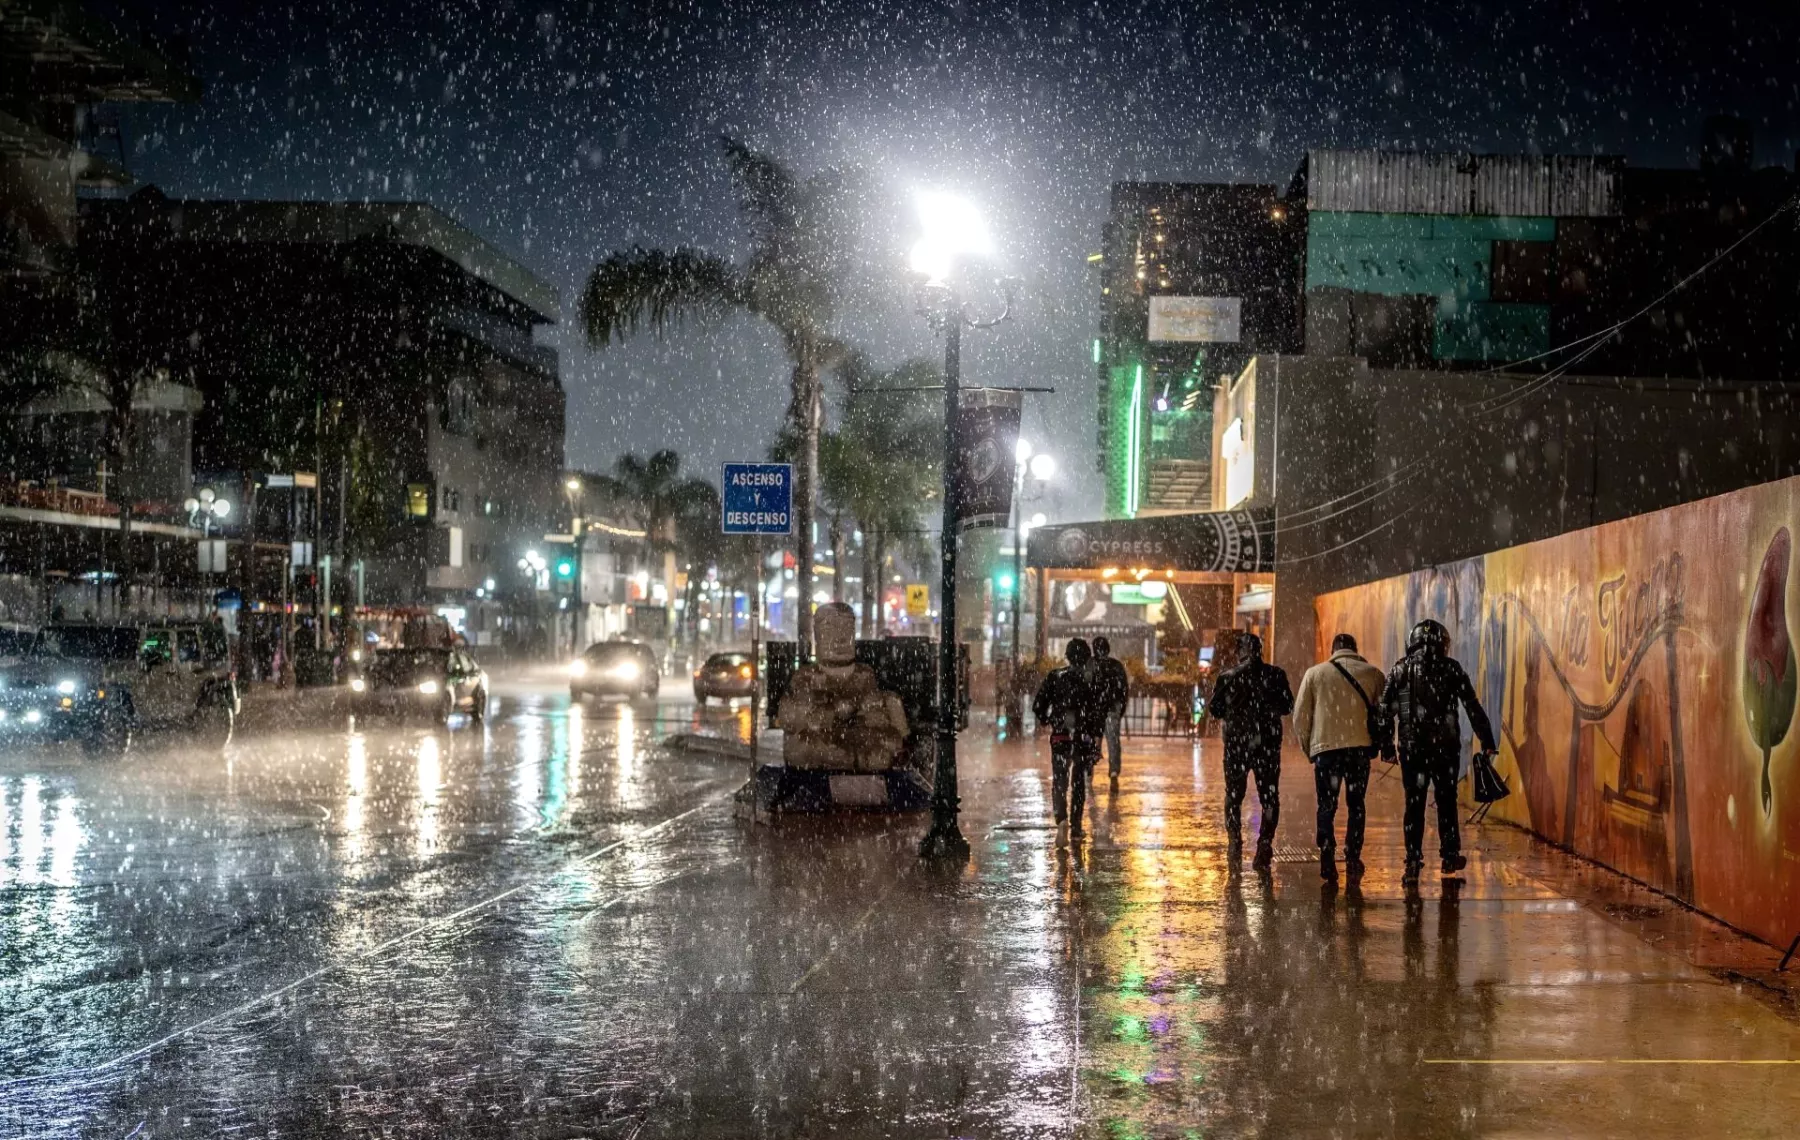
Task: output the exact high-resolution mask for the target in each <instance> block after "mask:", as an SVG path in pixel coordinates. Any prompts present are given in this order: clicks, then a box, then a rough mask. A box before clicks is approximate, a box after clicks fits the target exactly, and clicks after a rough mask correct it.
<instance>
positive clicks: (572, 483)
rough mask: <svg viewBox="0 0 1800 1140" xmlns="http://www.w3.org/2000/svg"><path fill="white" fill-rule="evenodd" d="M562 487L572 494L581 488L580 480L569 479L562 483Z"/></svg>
mask: <svg viewBox="0 0 1800 1140" xmlns="http://www.w3.org/2000/svg"><path fill="white" fill-rule="evenodd" d="M563 487H564V488H565V489H566V490H567V491H568V492H569V493H570V494H571V495H572V494H574V493H575V492H577V491H579V490H581V480H579V479H570V480H569V481H568V482H567V483H564V484H563Z"/></svg>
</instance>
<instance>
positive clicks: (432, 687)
mask: <svg viewBox="0 0 1800 1140" xmlns="http://www.w3.org/2000/svg"><path fill="white" fill-rule="evenodd" d="M419 691H420V692H421V693H424V694H425V695H426V696H430V695H431V694H432V693H435V692H437V682H436V681H420V682H419Z"/></svg>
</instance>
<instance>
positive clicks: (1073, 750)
mask: <svg viewBox="0 0 1800 1140" xmlns="http://www.w3.org/2000/svg"><path fill="white" fill-rule="evenodd" d="M1063 653H1064V655H1065V656H1066V657H1067V659H1068V664H1067V665H1064V666H1063V667H1062V668H1061V669H1057V670H1054V671H1053V672H1051V674H1050V675H1049V676H1048V677H1045V678H1044V683H1043V684H1042V685H1040V686H1038V691H1037V696H1036V697H1035V698H1034V699H1033V700H1032V702H1031V713H1032V715H1033V716H1035V717H1037V720H1038V723H1039V724H1044V725H1048V726H1049V727H1050V799H1051V802H1052V804H1053V805H1054V808H1055V813H1056V822H1057V823H1059V824H1060V823H1062V822H1063V820H1064V819H1065V818H1068V819H1069V834H1071V835H1076V836H1079V835H1080V834H1081V811H1082V808H1083V807H1084V806H1086V804H1087V785H1088V779H1089V777H1090V776H1091V775H1092V773H1093V768H1094V761H1096V760H1098V759H1099V758H1100V733H1101V731H1102V730H1103V729H1104V728H1105V725H1106V711H1105V708H1104V707H1103V706H1102V705H1101V703H1100V697H1099V692H1098V686H1097V684H1096V683H1095V677H1094V672H1093V653H1092V652H1091V651H1090V650H1089V649H1088V643H1087V642H1085V641H1083V640H1082V639H1081V638H1079V637H1077V638H1073V639H1071V640H1070V642H1069V646H1068V648H1067V649H1065V650H1064V651H1063ZM1065 800H1066V806H1067V810H1066V812H1065V810H1064V809H1065Z"/></svg>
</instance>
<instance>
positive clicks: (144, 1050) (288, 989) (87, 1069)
mask: <svg viewBox="0 0 1800 1140" xmlns="http://www.w3.org/2000/svg"><path fill="white" fill-rule="evenodd" d="M736 790H737V789H736V787H735V786H734V787H731V788H728V789H726V790H724V791H721V792H717V793H715V794H713V795H710V796H707V797H706V798H705V799H704V800H702V801H701V802H699V803H697V804H695V805H694V806H693V807H691V808H689V809H687V810H686V811H684V812H679V813H677V814H675V815H672V816H670V817H669V818H668V819H665V820H663V821H662V822H660V823H653V824H651V825H650V826H649V827H646V828H644V829H642V830H641V831H637V832H633V833H632V834H631V835H627V836H625V837H623V838H620V839H615V840H613V841H612V842H611V843H608V844H605V845H603V846H601V847H598V848H596V849H594V850H593V851H590V852H588V853H587V854H586V855H578V856H576V857H575V858H573V859H570V860H569V861H568V862H567V863H564V864H563V865H562V866H561V867H558V868H557V869H556V870H555V871H552V872H551V873H550V874H549V875H547V876H543V877H542V878H538V879H532V880H530V881H528V882H523V883H520V884H518V885H517V886H513V887H508V888H507V889H506V890H504V891H501V892H500V893H498V894H494V895H489V896H488V897H487V898H485V899H481V900H479V901H477V902H473V903H470V904H469V905H468V906H465V907H463V908H462V909H461V910H458V911H455V912H453V913H451V914H446V915H440V916H438V917H436V918H431V919H427V920H425V921H424V922H421V923H418V924H416V925H414V926H412V927H411V928H409V929H407V930H404V931H401V932H400V933H399V934H396V935H394V936H393V937H391V938H388V939H387V940H385V941H383V942H379V943H377V944H376V945H374V946H371V947H369V948H368V949H367V950H363V951H361V952H359V953H356V954H351V955H349V956H348V957H346V958H341V959H339V960H338V961H335V962H331V963H328V964H327V965H324V966H320V967H319V968H318V969H316V970H314V971H312V972H311V973H309V974H305V975H303V976H302V977H299V978H296V979H294V980H293V981H291V982H289V983H287V984H286V985H283V986H278V987H276V988H275V989H272V990H269V991H268V992H266V993H264V994H262V995H261V996H259V997H253V998H251V999H250V1000H249V1001H246V1002H243V1003H241V1004H239V1005H235V1006H233V1007H232V1008H230V1009H227V1010H224V1011H222V1012H219V1013H215V1014H213V1015H212V1016H211V1017H206V1018H202V1019H201V1020H199V1021H196V1022H194V1023H193V1024H192V1025H188V1026H185V1027H183V1028H181V1029H177V1030H175V1031H174V1032H172V1033H169V1034H166V1035H165V1036H162V1037H159V1038H157V1039H156V1040H155V1041H151V1042H149V1043H148V1044H145V1045H139V1046H138V1047H137V1048H136V1049H132V1050H130V1051H129V1052H126V1053H121V1054H119V1055H118V1056H117V1057H114V1058H112V1059H111V1060H108V1061H102V1062H100V1063H99V1064H97V1065H86V1066H83V1067H80V1068H74V1069H62V1070H60V1071H58V1072H54V1073H37V1074H33V1075H31V1076H24V1077H6V1078H4V1079H0V1089H4V1088H11V1087H13V1086H16V1085H29V1084H38V1083H42V1082H45V1081H53V1080H61V1079H66V1078H70V1077H80V1076H88V1075H92V1074H94V1073H101V1072H104V1071H106V1070H107V1069H113V1068H117V1067H118V1066H120V1065H124V1064H127V1063H129V1062H131V1061H135V1060H137V1059H138V1058H140V1057H146V1056H149V1055H150V1054H151V1053H154V1052H156V1051H157V1050H158V1049H161V1048H162V1047H163V1046H164V1045H168V1044H170V1043H172V1042H175V1041H179V1040H181V1039H182V1038H184V1037H187V1036H190V1035H192V1034H194V1033H197V1032H199V1031H200V1030H202V1029H205V1028H206V1027H207V1026H209V1025H216V1024H218V1023H219V1022H221V1021H229V1020H231V1019H232V1018H235V1017H237V1016H239V1015H240V1014H243V1013H247V1012H249V1011H250V1010H252V1009H255V1008H256V1007H257V1006H259V1005H263V1004H264V1003H266V1002H270V1001H273V1000H274V999H276V998H279V997H281V996H283V995H284V994H289V993H292V992H293V991H295V990H297V989H299V988H300V987H301V986H304V985H307V984H308V983H311V982H315V981H317V980H318V979H320V978H322V977H324V976H325V975H326V974H330V973H334V972H336V971H337V970H339V969H342V968H343V967H345V966H349V965H353V964H355V963H357V962H366V961H368V960H370V959H372V958H374V957H375V956H376V955H378V954H382V953H384V952H386V951H388V950H391V949H393V948H394V947H395V946H398V945H400V944H401V943H402V942H406V941H408V940H409V939H412V938H415V937H417V936H418V935H420V934H424V933H426V932H427V931H430V930H434V929H438V928H441V927H444V926H447V925H449V924H451V923H454V922H456V921H458V920H459V919H463V918H467V917H468V916H469V915H471V914H474V913H476V912H477V911H482V910H486V909H488V908H489V907H492V906H493V905H494V904H495V903H498V902H502V901H504V900H506V899H509V898H511V897H512V896H514V895H516V894H518V893H520V892H521V891H524V890H528V889H530V888H532V887H535V886H538V885H539V884H540V883H542V882H545V881H546V880H548V879H553V878H555V877H556V876H558V875H561V874H565V873H567V872H569V871H572V870H574V869H575V868H577V867H581V866H585V865H587V864H588V863H592V862H593V861H594V860H596V859H598V858H600V857H601V856H603V855H609V854H611V853H612V852H614V851H617V850H618V849H619V848H621V847H624V846H625V845H627V844H630V843H636V842H637V841H638V840H640V839H647V838H649V837H650V836H652V835H655V834H656V833H657V832H659V831H664V830H666V829H668V828H670V827H672V826H674V825H675V824H677V823H680V822H681V821H682V820H684V819H686V818H688V817H689V816H691V815H693V814H695V813H696V812H700V811H704V810H705V809H706V808H709V807H711V806H712V805H713V804H714V803H716V802H717V801H719V800H721V799H723V798H725V797H726V796H728V795H731V794H732V793H733V792H735V791H736ZM641 889H642V888H639V887H633V888H632V889H631V891H628V892H626V893H628V894H629V893H635V892H636V891H638V890H641Z"/></svg>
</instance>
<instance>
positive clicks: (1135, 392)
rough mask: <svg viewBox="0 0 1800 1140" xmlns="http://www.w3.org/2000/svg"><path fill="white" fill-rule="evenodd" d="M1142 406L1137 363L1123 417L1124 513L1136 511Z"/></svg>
mask: <svg viewBox="0 0 1800 1140" xmlns="http://www.w3.org/2000/svg"><path fill="white" fill-rule="evenodd" d="M1143 408H1144V366H1143V365H1142V364H1139V365H1138V366H1137V369H1136V372H1135V373H1134V375H1133V378H1132V381H1131V404H1130V406H1129V409H1128V410H1127V412H1126V418H1125V514H1126V515H1127V516H1128V517H1131V518H1136V517H1137V512H1138V464H1139V459H1138V448H1139V439H1138V432H1139V428H1138V420H1139V419H1141V418H1142V415H1143Z"/></svg>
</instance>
